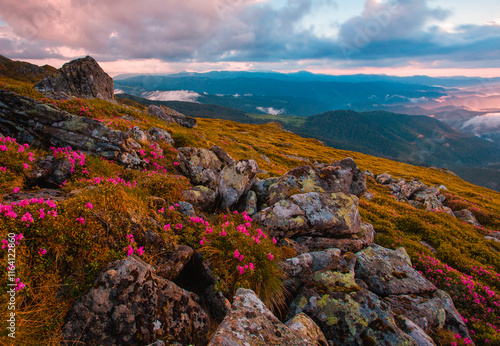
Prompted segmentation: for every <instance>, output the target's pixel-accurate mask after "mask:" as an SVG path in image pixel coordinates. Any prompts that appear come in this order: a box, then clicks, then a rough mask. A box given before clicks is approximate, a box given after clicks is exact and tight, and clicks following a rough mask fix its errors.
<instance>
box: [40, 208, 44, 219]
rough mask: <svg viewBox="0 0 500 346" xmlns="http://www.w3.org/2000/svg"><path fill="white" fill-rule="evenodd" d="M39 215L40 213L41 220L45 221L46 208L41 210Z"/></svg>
mask: <svg viewBox="0 0 500 346" xmlns="http://www.w3.org/2000/svg"><path fill="white" fill-rule="evenodd" d="M39 213H40V219H43V218H44V217H45V208H41V209H40V210H39Z"/></svg>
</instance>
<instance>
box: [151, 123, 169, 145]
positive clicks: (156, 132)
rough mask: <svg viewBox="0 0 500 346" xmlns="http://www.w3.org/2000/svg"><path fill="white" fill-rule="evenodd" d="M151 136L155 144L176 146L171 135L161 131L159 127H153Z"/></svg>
mask: <svg viewBox="0 0 500 346" xmlns="http://www.w3.org/2000/svg"><path fill="white" fill-rule="evenodd" d="M148 134H149V136H150V137H151V140H152V141H153V142H165V143H167V144H170V145H174V144H175V141H174V140H173V138H172V136H171V135H170V133H168V132H167V131H165V130H162V129H159V128H157V127H152V128H151V129H150V130H149V131H148Z"/></svg>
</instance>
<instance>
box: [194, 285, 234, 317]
mask: <svg viewBox="0 0 500 346" xmlns="http://www.w3.org/2000/svg"><path fill="white" fill-rule="evenodd" d="M201 297H202V299H203V301H204V302H205V304H206V305H207V306H208V307H209V309H210V314H211V315H212V316H213V317H214V318H215V319H216V320H217V321H218V322H222V320H223V319H224V317H226V315H227V313H228V312H229V311H230V310H231V303H230V302H229V300H227V298H226V297H224V295H223V294H222V292H220V291H217V289H216V288H215V285H210V286H208V287H207V288H206V289H205V290H204V291H203V293H202V296H201Z"/></svg>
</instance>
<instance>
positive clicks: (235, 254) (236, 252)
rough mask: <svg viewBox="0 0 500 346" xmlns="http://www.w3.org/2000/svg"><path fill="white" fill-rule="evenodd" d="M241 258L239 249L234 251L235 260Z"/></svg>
mask: <svg viewBox="0 0 500 346" xmlns="http://www.w3.org/2000/svg"><path fill="white" fill-rule="evenodd" d="M238 257H240V252H239V251H238V249H236V250H234V258H238Z"/></svg>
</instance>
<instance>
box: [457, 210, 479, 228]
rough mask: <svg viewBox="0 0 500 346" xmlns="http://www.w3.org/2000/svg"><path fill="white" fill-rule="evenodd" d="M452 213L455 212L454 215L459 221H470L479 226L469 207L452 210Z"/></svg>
mask: <svg viewBox="0 0 500 346" xmlns="http://www.w3.org/2000/svg"><path fill="white" fill-rule="evenodd" d="M453 214H455V217H456V218H457V219H459V220H461V221H464V222H467V223H470V224H471V225H474V226H476V227H481V224H480V223H479V222H478V221H477V219H476V217H475V216H474V214H472V212H471V211H470V210H469V209H462V210H458V211H454V212H453Z"/></svg>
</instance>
